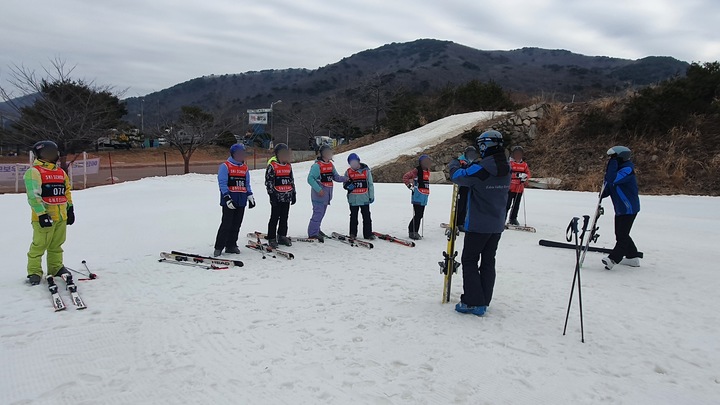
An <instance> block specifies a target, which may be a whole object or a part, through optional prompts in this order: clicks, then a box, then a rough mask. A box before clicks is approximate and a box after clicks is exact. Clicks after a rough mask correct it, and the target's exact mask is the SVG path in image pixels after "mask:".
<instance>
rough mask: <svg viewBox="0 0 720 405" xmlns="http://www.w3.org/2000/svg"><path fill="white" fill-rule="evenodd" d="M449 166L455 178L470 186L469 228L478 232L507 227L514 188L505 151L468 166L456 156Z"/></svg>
mask: <svg viewBox="0 0 720 405" xmlns="http://www.w3.org/2000/svg"><path fill="white" fill-rule="evenodd" d="M449 169H450V179H451V181H452V182H453V183H455V184H457V185H459V186H462V187H468V189H469V193H468V202H467V204H468V205H467V214H466V217H465V230H466V231H467V232H475V233H501V232H502V231H504V230H505V215H506V212H505V206H506V204H507V199H508V190H509V188H510V165H509V163H508V160H507V157H505V153H504V152H501V153H496V154H494V155H490V156H486V157H484V158H483V159H482V160H481V161H480V162H479V163H473V164H471V165H469V166H467V167H464V168H463V167H462V166H461V164H460V161H459V160H458V159H455V160H453V161H452V162H450V166H449Z"/></svg>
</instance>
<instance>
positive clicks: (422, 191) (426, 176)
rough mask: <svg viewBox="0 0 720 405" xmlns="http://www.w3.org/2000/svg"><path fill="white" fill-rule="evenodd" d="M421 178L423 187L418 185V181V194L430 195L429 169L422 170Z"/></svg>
mask: <svg viewBox="0 0 720 405" xmlns="http://www.w3.org/2000/svg"><path fill="white" fill-rule="evenodd" d="M422 179H423V181H422V183H423V184H424V185H425V187H420V186H419V184H420V182H418V191H419V192H420V194H425V195H430V170H423V172H422Z"/></svg>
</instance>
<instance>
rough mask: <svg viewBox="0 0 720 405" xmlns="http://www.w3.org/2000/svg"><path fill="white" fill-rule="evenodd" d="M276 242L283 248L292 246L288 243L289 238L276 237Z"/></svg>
mask: <svg viewBox="0 0 720 405" xmlns="http://www.w3.org/2000/svg"><path fill="white" fill-rule="evenodd" d="M277 241H278V243H279V244H281V245H283V246H292V242H291V241H290V238H288V237H287V236H282V235H278V237H277Z"/></svg>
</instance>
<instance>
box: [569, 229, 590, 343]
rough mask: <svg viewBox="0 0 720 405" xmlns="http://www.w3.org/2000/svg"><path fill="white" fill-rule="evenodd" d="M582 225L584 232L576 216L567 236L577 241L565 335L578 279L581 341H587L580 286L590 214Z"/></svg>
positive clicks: (570, 239) (570, 240)
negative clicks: (584, 242)
mask: <svg viewBox="0 0 720 405" xmlns="http://www.w3.org/2000/svg"><path fill="white" fill-rule="evenodd" d="M583 218H584V221H583V226H582V233H580V227H579V222H580V218H578V217H574V218H573V219H572V220H571V221H570V224H569V225H568V227H567V231H566V234H565V238H566V240H567V241H568V242H573V241H574V243H575V273H574V275H573V281H572V288H571V289H570V299H569V300H568V306H567V311H566V312H565V326H564V327H563V336H565V332H567V324H568V318H569V317H570V306H571V305H572V299H573V294H574V292H575V283H576V281H577V290H578V304H579V307H580V341H581V342H583V343H585V327H584V324H583V306H582V288H581V286H580V269H581V268H582V262H583V259H584V256H585V255H584V249H583V241H584V239H585V233H586V232H587V230H588V223H589V222H590V216H589V215H585V216H584V217H583Z"/></svg>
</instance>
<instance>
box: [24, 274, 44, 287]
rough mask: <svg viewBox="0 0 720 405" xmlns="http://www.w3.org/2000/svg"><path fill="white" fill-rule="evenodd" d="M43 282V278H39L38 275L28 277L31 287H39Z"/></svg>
mask: <svg viewBox="0 0 720 405" xmlns="http://www.w3.org/2000/svg"><path fill="white" fill-rule="evenodd" d="M41 280H42V277H40V276H38V275H37V274H30V275H29V276H27V282H28V283H29V284H30V285H38V284H40V281H41Z"/></svg>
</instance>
